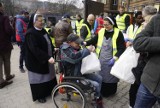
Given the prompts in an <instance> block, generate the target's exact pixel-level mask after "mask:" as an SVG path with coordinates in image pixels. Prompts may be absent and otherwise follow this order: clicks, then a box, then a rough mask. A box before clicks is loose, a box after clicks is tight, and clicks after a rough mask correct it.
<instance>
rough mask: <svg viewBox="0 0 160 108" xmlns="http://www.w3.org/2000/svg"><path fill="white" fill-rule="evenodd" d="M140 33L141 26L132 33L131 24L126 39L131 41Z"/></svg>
mask: <svg viewBox="0 0 160 108" xmlns="http://www.w3.org/2000/svg"><path fill="white" fill-rule="evenodd" d="M141 31H142V25H141V26H140V27H139V28H138V30H137V31H136V32H135V33H134V30H133V25H132V24H131V25H130V26H129V31H128V37H129V38H130V39H132V40H133V39H134V38H135V37H136V35H137V34H138V33H140V32H141Z"/></svg>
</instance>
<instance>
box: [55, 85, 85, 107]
mask: <svg viewBox="0 0 160 108" xmlns="http://www.w3.org/2000/svg"><path fill="white" fill-rule="evenodd" d="M52 100H53V102H54V108H85V105H86V98H85V94H84V92H83V91H82V89H81V88H80V87H79V86H77V85H76V84H74V83H69V82H62V83H61V84H59V85H57V86H56V87H55V88H54V89H53V91H52Z"/></svg>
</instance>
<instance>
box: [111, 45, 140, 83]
mask: <svg viewBox="0 0 160 108" xmlns="http://www.w3.org/2000/svg"><path fill="white" fill-rule="evenodd" d="M138 58H139V53H136V51H135V50H134V49H133V47H128V48H127V49H126V50H125V51H124V53H123V54H122V55H121V56H120V58H119V59H118V61H117V62H116V63H115V64H114V66H113V67H112V69H111V72H110V73H111V74H112V75H114V76H116V77H117V78H119V79H121V80H123V81H125V82H128V83H131V84H133V83H134V82H135V77H134V75H133V73H132V68H133V67H136V66H137V63H138Z"/></svg>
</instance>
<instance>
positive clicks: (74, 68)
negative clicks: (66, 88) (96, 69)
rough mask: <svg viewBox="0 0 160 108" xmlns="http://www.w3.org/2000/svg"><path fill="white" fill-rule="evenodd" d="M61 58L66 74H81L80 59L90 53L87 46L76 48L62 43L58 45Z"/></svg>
mask: <svg viewBox="0 0 160 108" xmlns="http://www.w3.org/2000/svg"><path fill="white" fill-rule="evenodd" d="M60 51H61V60H62V64H63V66H64V70H65V73H66V75H67V76H81V75H82V74H81V72H80V70H81V63H82V59H83V58H84V57H86V56H87V55H89V54H90V51H89V50H88V49H87V48H84V49H82V50H76V49H74V48H73V47H71V46H70V45H69V44H68V43H63V44H62V45H61V47H60Z"/></svg>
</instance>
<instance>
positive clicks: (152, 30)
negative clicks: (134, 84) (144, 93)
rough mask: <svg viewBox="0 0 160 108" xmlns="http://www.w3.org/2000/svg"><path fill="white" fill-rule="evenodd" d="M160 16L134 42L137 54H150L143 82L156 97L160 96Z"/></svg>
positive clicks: (152, 20)
mask: <svg viewBox="0 0 160 108" xmlns="http://www.w3.org/2000/svg"><path fill="white" fill-rule="evenodd" d="M159 45H160V14H158V15H156V16H154V17H153V18H152V19H151V21H150V22H149V23H148V25H147V26H146V28H145V29H144V30H142V32H140V33H139V34H138V35H137V37H136V38H135V40H134V42H133V47H134V48H135V50H136V51H137V52H148V53H149V57H150V58H149V60H148V62H147V64H146V66H145V67H144V69H143V73H142V77H141V82H142V83H143V84H144V85H145V87H147V89H148V90H149V91H150V92H151V93H153V94H154V95H155V96H160V47H159Z"/></svg>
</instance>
